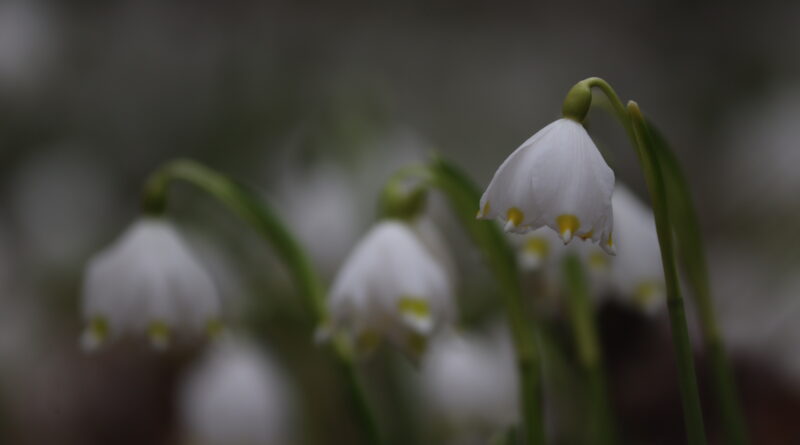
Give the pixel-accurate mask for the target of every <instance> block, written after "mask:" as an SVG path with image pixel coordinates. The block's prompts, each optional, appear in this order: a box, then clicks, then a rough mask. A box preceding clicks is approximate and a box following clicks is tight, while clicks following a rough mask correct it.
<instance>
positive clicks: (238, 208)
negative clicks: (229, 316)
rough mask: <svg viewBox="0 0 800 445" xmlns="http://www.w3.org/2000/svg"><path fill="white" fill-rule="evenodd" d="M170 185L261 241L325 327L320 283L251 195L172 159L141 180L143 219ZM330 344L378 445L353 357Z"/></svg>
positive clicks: (163, 200)
mask: <svg viewBox="0 0 800 445" xmlns="http://www.w3.org/2000/svg"><path fill="white" fill-rule="evenodd" d="M176 180H182V181H184V182H187V183H189V184H191V185H193V186H195V187H197V188H198V189H200V190H202V191H204V192H206V193H208V194H209V195H211V196H213V197H214V198H216V199H217V200H219V201H220V202H221V203H222V204H224V205H225V206H227V207H228V208H229V209H230V210H231V211H232V212H233V213H235V214H236V215H237V216H239V217H240V218H241V219H242V220H244V221H245V222H246V223H248V224H249V225H250V226H252V227H253V228H254V229H255V230H256V231H257V232H258V233H259V234H260V235H261V236H262V237H264V238H265V239H266V240H267V241H268V242H269V243H270V244H271V245H272V247H273V248H274V249H275V251H276V252H277V253H278V255H279V256H280V258H281V259H282V260H283V261H284V262H285V263H286V266H287V267H288V269H289V272H290V273H291V274H292V276H293V278H294V281H295V283H296V285H297V287H298V290H299V292H300V294H301V295H302V296H303V297H304V301H305V303H306V306H307V308H308V310H309V312H310V313H311V314H312V316H313V318H314V321H315V323H316V324H317V325H322V324H323V323H325V321H326V319H327V309H326V305H325V289H324V287H323V286H322V283H321V281H320V280H319V279H318V278H317V275H316V274H315V273H314V270H313V268H312V266H311V263H310V261H309V260H308V258H307V257H306V255H305V253H304V252H303V249H302V248H301V247H300V244H299V243H298V242H297V241H296V240H295V239H294V238H293V237H292V235H291V234H290V233H289V231H288V230H287V229H286V227H285V225H284V224H283V223H282V222H281V221H280V220H279V219H278V217H277V216H276V215H275V214H274V213H273V212H272V210H271V209H270V208H269V207H268V206H266V205H265V204H264V202H263V201H262V200H261V199H260V198H259V197H258V195H257V194H256V193H255V192H254V191H252V190H251V189H249V188H247V187H245V186H244V185H241V184H239V183H237V182H235V181H234V180H232V179H230V178H228V177H227V176H224V175H222V174H220V173H217V172H215V171H214V170H211V169H209V168H207V167H205V166H203V165H202V164H200V163H198V162H195V161H191V160H185V159H178V160H175V161H172V162H169V163H167V164H165V165H163V166H162V167H161V168H159V169H158V170H156V171H155V172H154V173H153V174H152V175H151V176H150V178H149V179H148V180H147V182H146V184H145V187H144V191H143V201H142V205H143V210H144V211H145V213H148V214H155V215H160V214H163V213H164V212H165V210H166V207H167V198H168V191H169V185H170V184H171V183H172V182H173V181H176ZM333 343H334V344H333V351H334V353H335V355H336V357H337V359H338V362H339V365H340V367H341V370H342V373H343V374H344V376H345V378H346V381H347V385H348V388H349V390H350V394H351V396H352V402H353V404H354V406H355V410H356V413H357V415H358V416H359V419H360V421H361V423H362V427H363V428H364V429H365V431H366V434H367V435H368V436H369V439H370V443H372V444H376V445H377V444H380V443H381V442H382V441H381V440H380V435H379V433H378V427H377V423H376V421H375V418H374V416H373V415H372V412H371V411H370V409H369V404H368V402H367V398H366V394H365V392H364V389H363V386H362V384H361V382H360V379H359V378H358V371H357V369H356V365H355V362H354V360H353V357H352V356H351V354H350V352H349V351H348V349H347V347H346V346H345V345H344V344H343V343H342V342H341V341H340V340H339V339H335V340H334V342H333Z"/></svg>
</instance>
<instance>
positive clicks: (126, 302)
mask: <svg viewBox="0 0 800 445" xmlns="http://www.w3.org/2000/svg"><path fill="white" fill-rule="evenodd" d="M218 315H219V297H218V295H217V290H216V288H215V286H214V283H213V282H212V280H211V278H210V277H209V275H208V274H207V273H206V272H205V271H204V270H203V268H202V266H201V265H200V263H198V261H197V260H196V259H195V257H194V256H193V255H192V253H191V252H190V250H189V247H188V246H187V245H186V244H185V243H184V241H183V240H182V239H181V237H180V236H179V235H178V233H177V232H176V230H175V228H174V227H173V226H172V224H170V223H169V222H167V221H165V220H162V219H158V218H143V219H140V220H139V221H136V222H135V223H133V225H132V226H131V227H129V228H128V230H127V231H126V232H125V233H124V234H123V235H122V236H121V237H120V239H119V240H117V241H116V242H115V243H114V244H112V245H111V246H110V247H109V248H107V249H106V250H104V251H102V252H100V253H98V254H97V255H96V256H95V257H94V258H92V259H91V261H90V262H89V266H88V268H87V270H86V274H85V277H84V288H83V316H84V318H85V319H86V320H87V321H88V327H87V328H86V330H85V331H84V334H83V336H82V338H81V342H82V345H83V347H84V348H86V349H89V350H91V349H95V348H97V347H98V346H100V345H101V344H102V343H103V342H104V341H105V340H106V339H107V338H108V337H110V336H119V335H122V334H140V333H146V334H147V335H148V336H149V337H150V341H151V342H152V344H153V346H154V347H156V348H158V349H163V348H165V347H167V346H168V344H169V342H170V340H171V337H172V335H173V330H174V331H176V332H180V333H183V334H190V335H191V334H198V333H201V332H203V331H204V330H208V332H213V331H216V330H218V329H219V321H218V318H217V317H218Z"/></svg>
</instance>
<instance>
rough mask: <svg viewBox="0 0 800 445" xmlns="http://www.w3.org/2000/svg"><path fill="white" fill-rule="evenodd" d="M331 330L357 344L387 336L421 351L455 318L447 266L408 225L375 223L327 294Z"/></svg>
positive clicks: (366, 344)
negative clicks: (428, 341) (440, 329)
mask: <svg viewBox="0 0 800 445" xmlns="http://www.w3.org/2000/svg"><path fill="white" fill-rule="evenodd" d="M328 307H329V309H330V314H331V320H330V323H331V325H330V327H329V328H330V329H331V330H332V331H334V332H336V331H339V330H343V331H346V332H348V333H349V334H350V335H351V337H352V338H354V339H355V340H356V346H357V347H358V348H360V349H365V348H371V347H372V346H374V345H376V344H377V341H378V340H380V339H381V338H384V337H386V338H388V339H389V340H390V341H392V342H393V343H394V344H395V345H397V346H398V347H400V348H401V349H402V350H404V351H405V352H407V353H410V354H411V355H412V356H415V357H416V356H419V354H421V353H422V352H423V350H424V348H425V346H426V341H427V338H428V337H429V336H430V335H431V334H433V333H434V332H435V331H436V330H437V329H439V328H440V327H441V326H443V325H444V324H445V323H448V322H450V321H452V319H453V318H454V313H455V307H454V303H453V284H452V283H451V282H450V274H449V272H448V270H447V266H445V265H443V264H442V262H441V261H440V260H439V259H438V258H437V256H436V254H434V253H432V251H431V250H430V249H428V248H427V247H426V246H425V244H423V242H422V241H421V240H420V238H419V236H418V235H417V234H416V233H415V232H414V229H413V228H412V226H411V225H409V224H407V223H405V222H400V221H395V220H387V221H382V222H380V223H378V224H377V225H376V226H375V227H374V228H372V229H371V230H370V231H369V233H367V235H366V236H365V237H364V238H363V239H362V240H361V241H360V242H359V243H358V244H357V245H356V247H355V248H354V249H353V252H352V253H351V254H350V255H349V256H348V258H347V259H346V260H345V263H344V265H343V266H342V268H341V270H340V271H339V274H338V275H337V277H336V279H335V281H334V283H333V286H332V288H331V291H330V295H329V298H328Z"/></svg>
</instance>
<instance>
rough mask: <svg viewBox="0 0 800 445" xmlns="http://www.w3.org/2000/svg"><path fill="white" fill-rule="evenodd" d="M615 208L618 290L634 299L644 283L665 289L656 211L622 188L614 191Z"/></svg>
mask: <svg viewBox="0 0 800 445" xmlns="http://www.w3.org/2000/svg"><path fill="white" fill-rule="evenodd" d="M613 206H614V219H615V222H616V230H615V232H614V245H615V246H616V247H617V255H616V257H615V258H614V260H613V262H612V267H613V269H612V274H613V277H614V281H615V283H616V284H617V286H618V288H619V289H620V291H621V292H622V293H624V294H625V295H628V296H633V295H634V294H635V293H636V290H637V288H638V287H639V286H640V285H641V283H660V284H661V285H662V286H663V282H664V279H663V274H664V270H663V267H662V263H661V250H660V248H659V244H658V235H657V234H656V228H655V220H654V218H653V214H652V212H651V211H650V210H649V209H648V208H647V207H646V206H645V205H644V204H643V203H642V202H641V201H639V199H638V198H636V196H634V195H633V193H631V192H630V191H629V190H628V189H627V188H626V187H624V186H622V185H618V186H617V189H616V191H615V192H614V198H613ZM600 245H601V247H602V246H604V245H605V243H602V242H601V244H600Z"/></svg>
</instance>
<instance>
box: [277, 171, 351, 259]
mask: <svg viewBox="0 0 800 445" xmlns="http://www.w3.org/2000/svg"><path fill="white" fill-rule="evenodd" d="M293 170H295V171H294V173H295V174H293V175H292V176H291V177H285V178H284V180H283V181H282V182H281V183H280V185H279V188H280V192H279V194H278V202H279V208H280V210H281V214H282V215H283V217H284V218H285V219H286V222H287V223H288V224H289V225H290V226H291V227H292V231H293V232H294V233H295V234H296V235H297V237H298V238H299V239H300V241H301V242H302V243H303V246H304V247H305V248H306V249H308V252H309V254H310V255H311V258H312V259H313V261H314V263H315V264H316V265H317V266H318V267H319V268H320V269H321V270H322V271H323V272H325V273H326V274H329V275H332V274H333V273H334V272H335V271H336V268H337V267H338V265H339V264H340V263H341V261H342V259H343V258H344V257H345V255H346V254H347V250H348V249H349V248H350V246H352V245H353V243H354V242H355V241H356V240H357V239H358V233H359V228H363V227H365V226H366V221H365V220H364V218H361V216H362V215H359V208H358V204H357V203H358V201H357V198H358V196H357V190H356V185H355V183H354V182H353V181H352V180H351V179H349V178H348V176H347V175H346V173H345V172H344V171H343V170H342V169H340V168H337V167H335V166H333V165H321V166H316V167H313V168H312V169H311V170H308V171H301V170H300V169H297V168H295V169H293ZM320 215H325V217H324V218H320Z"/></svg>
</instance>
